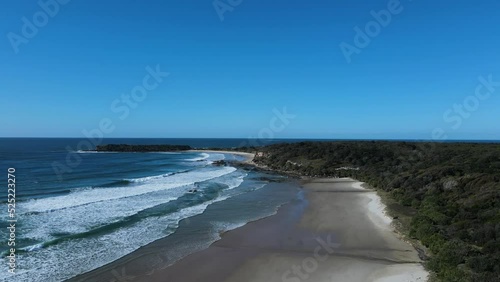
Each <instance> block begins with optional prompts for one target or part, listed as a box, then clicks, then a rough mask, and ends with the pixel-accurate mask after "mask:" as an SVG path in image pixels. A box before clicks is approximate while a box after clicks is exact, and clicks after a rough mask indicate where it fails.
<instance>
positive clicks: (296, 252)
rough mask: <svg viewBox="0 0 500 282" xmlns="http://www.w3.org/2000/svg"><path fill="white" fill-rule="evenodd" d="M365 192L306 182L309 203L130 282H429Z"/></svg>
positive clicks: (348, 182)
mask: <svg viewBox="0 0 500 282" xmlns="http://www.w3.org/2000/svg"><path fill="white" fill-rule="evenodd" d="M216 152H221V151H216ZM230 153H234V152H230ZM287 185H292V183H289V184H287ZM361 185H363V183H362V182H359V181H356V180H353V179H350V178H313V179H308V180H304V181H303V185H302V186H303V188H304V190H303V192H301V193H303V195H304V198H302V199H301V198H298V199H295V200H292V202H290V203H287V204H285V205H283V206H281V207H280V208H279V209H278V211H277V213H276V214H274V215H271V216H268V217H265V218H263V219H259V220H256V221H252V222H248V223H247V224H245V225H243V226H241V227H238V228H236V229H233V230H230V231H227V232H225V233H223V234H221V236H220V237H221V238H220V239H219V240H218V241H216V242H214V243H212V244H211V245H210V246H209V247H208V248H206V249H204V250H201V251H198V252H195V253H193V254H191V255H188V256H186V257H184V258H182V259H180V260H178V261H176V262H175V263H173V264H172V265H169V266H165V267H163V268H161V269H155V270H154V271H152V272H151V273H145V274H144V275H143V276H140V277H137V276H136V278H137V279H134V280H130V281H153V282H160V281H166V280H165V277H168V279H169V281H170V280H171V281H183V282H189V281H193V282H194V281H199V279H200V277H203V280H204V281H214V282H215V281H217V282H220V281H226V282H233V281H234V282H240V281H255V282H263V281H266V282H267V281H285V282H286V281H290V282H291V281H305V280H306V279H307V281H311V282H315V281H360V282H361V281H363V282H364V281H377V282H396V281H398V282H399V281H415V282H416V281H419V282H423V281H426V279H428V277H429V274H428V273H427V271H426V270H425V269H424V268H423V266H422V261H421V260H420V258H419V257H418V252H417V251H416V250H415V248H413V246H411V245H410V244H408V243H407V242H404V241H402V240H401V239H400V238H399V237H398V236H397V234H396V231H395V228H394V227H393V226H392V219H391V218H390V217H389V216H388V215H387V214H386V211H385V209H386V207H385V205H383V203H382V202H381V200H380V197H379V196H378V194H377V192H376V191H375V190H372V189H366V188H363V187H362V186H361ZM153 244H154V243H153ZM145 247H147V246H145ZM133 257H134V255H133V254H132V256H131V258H132V259H133ZM111 266H113V263H111ZM297 267H298V268H297ZM109 268H110V267H108V269H109ZM108 272H109V271H108ZM84 276H85V275H84ZM306 277H307V278H306ZM77 278H79V277H77ZM94 278H95V277H94ZM297 279H298V280H297ZM75 281H79V280H75ZM84 281H101V280H84Z"/></svg>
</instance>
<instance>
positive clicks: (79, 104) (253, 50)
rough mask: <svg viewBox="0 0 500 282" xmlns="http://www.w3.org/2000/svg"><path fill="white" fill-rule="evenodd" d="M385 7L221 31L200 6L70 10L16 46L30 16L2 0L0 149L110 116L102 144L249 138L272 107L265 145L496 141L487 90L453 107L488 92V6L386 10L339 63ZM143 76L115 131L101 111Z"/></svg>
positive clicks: (498, 69)
mask: <svg viewBox="0 0 500 282" xmlns="http://www.w3.org/2000/svg"><path fill="white" fill-rule="evenodd" d="M43 1H44V0H42V2H43ZM45 2H50V1H45ZM230 2H231V3H236V4H237V3H238V1H237V0H232V1H230V0H220V2H219V5H218V7H219V8H220V9H223V7H222V6H221V5H222V4H220V3H230ZM389 2H391V1H387V0H381V1H379V0H376V1H375V0H364V1H353V0H331V1H326V0H323V1H321V0H307V1H306V0H301V1H293V0H280V1H278V0H242V2H241V4H240V5H237V6H235V7H232V11H226V12H225V13H224V14H223V17H224V20H223V21H221V18H220V17H219V15H218V12H217V11H216V9H215V8H214V5H213V1H212V0H178V1H168V0H163V1H160V0H156V1H139V0H133V1H132V0H121V1H118V0H113V1H111V0H109V1H97V0H85V1H83V0H72V1H70V2H69V3H67V4H64V5H62V4H61V5H59V11H58V12H57V13H54V14H55V15H54V16H48V22H47V24H46V25H44V26H41V27H40V28H38V31H37V32H36V33H35V35H34V36H33V37H32V38H26V37H24V36H23V33H22V32H23V25H25V23H23V21H22V18H23V17H26V18H27V19H28V21H30V22H31V23H33V20H34V16H35V19H38V23H39V24H40V21H41V23H42V24H43V19H44V18H43V15H41V14H40V13H38V12H39V11H43V10H42V8H41V6H39V4H37V3H36V1H6V2H4V3H3V5H2V9H1V11H0V27H1V29H2V30H1V31H2V39H1V43H0V95H1V97H2V105H3V107H2V111H1V112H0V136H3V137H7V136H22V137H31V136H33V137H38V136H40V137H83V135H82V130H92V129H95V128H98V127H99V123H100V121H101V120H102V119H103V118H109V120H110V121H111V122H112V123H113V126H114V129H113V130H112V132H110V133H106V134H105V136H106V137H248V136H257V135H258V134H259V132H265V129H266V128H267V129H269V128H270V127H269V123H270V121H273V117H274V113H273V109H279V110H281V109H283V108H284V107H286V109H287V112H288V113H289V114H293V115H295V116H296V117H295V118H293V119H291V120H290V122H289V124H287V125H286V126H285V127H284V128H283V127H282V126H281V124H280V123H279V122H277V123H276V126H274V127H272V128H271V129H272V131H273V134H274V136H275V137H281V138H293V137H299V138H396V139H397V138H418V139H422V138H423V139H430V138H432V132H433V130H435V129H436V128H441V129H442V131H443V132H445V134H446V138H448V139H500V122H499V121H500V86H498V83H497V87H496V88H498V89H497V90H496V91H495V92H492V93H490V95H489V97H488V98H485V99H483V100H479V99H477V97H476V99H477V100H476V101H475V102H477V101H479V103H478V105H474V99H472V98H470V99H468V100H467V97H468V96H471V95H472V96H474V95H475V89H476V87H477V86H478V85H479V80H478V77H479V76H483V77H485V78H487V77H488V76H489V75H491V76H492V80H493V81H500V52H499V50H500V28H499V27H500V17H499V16H498V13H499V11H500V2H499V1H495V0H484V1H465V0H462V1H461V0H459V1H444V0H443V1H435V0H434V1H431V0H413V1H410V0H401V2H400V7H399V8H398V10H399V11H400V12H399V13H397V14H392V16H391V20H390V22H389V23H388V24H387V25H386V26H385V27H381V29H380V32H379V33H378V34H376V35H375V36H374V37H373V38H371V39H370V40H371V41H370V43H369V44H368V45H367V46H364V47H363V48H359V50H358V51H359V54H357V53H356V54H352V56H350V59H351V62H350V63H348V62H347V60H346V58H345V56H344V54H343V52H342V51H341V48H340V47H339V46H340V44H341V43H342V42H345V43H347V44H350V45H351V46H355V42H354V37H355V35H356V32H355V30H354V28H355V27H356V26H358V27H359V28H361V29H365V26H366V25H367V23H369V22H370V21H373V20H374V17H373V15H372V14H371V11H372V10H373V11H380V10H382V9H387V6H388V3H389ZM228 5H229V4H228ZM50 8H51V9H54V7H53V6H51V7H50ZM37 13H38V14H37ZM36 15H38V18H37V16H36ZM25 29H26V28H25ZM9 34H10V35H9ZM12 34H15V35H16V36H18V37H16V38H17V40H18V41H15V42H16V44H17V45H16V48H17V50H18V53H17V54H16V53H15V52H14V49H15V48H13V46H12V44H11V41H12V40H13V39H12V38H13V37H12V36H13V35H12ZM27 34H28V35H29V36H32V34H29V33H27ZM9 36H10V37H9ZM20 37H23V38H24V39H23V40H24V41H22V42H21V43H20V41H19V38H20ZM156 65H159V66H160V69H161V70H162V71H164V72H169V73H170V75H169V76H168V77H166V78H165V79H164V81H163V82H162V83H160V84H159V85H158V87H156V88H155V89H154V90H152V91H149V92H148V94H147V97H146V98H145V99H144V100H143V101H141V102H140V103H138V107H137V108H135V109H132V108H130V109H129V110H130V111H129V114H128V115H127V116H126V117H125V118H124V119H123V120H122V119H120V118H119V117H120V115H121V114H124V111H122V112H118V111H113V110H112V108H111V104H112V103H113V101H114V100H115V99H120V97H121V95H122V94H130V92H131V91H132V89H134V87H136V86H140V85H142V80H143V78H144V77H145V76H146V75H147V73H148V72H147V71H146V67H147V66H151V67H153V68H154V67H155V66H156ZM484 89H486V88H483V90H484ZM484 91H485V90H484ZM464 101H468V102H469V103H470V104H469V109H471V108H473V110H471V111H467V112H465V113H463V112H462V116H459V114H458V113H457V112H456V111H455V110H454V109H453V105H454V104H462V103H463V102H464ZM120 103H121V102H120ZM471 105H472V106H471ZM115 106H117V105H115ZM122 106H123V105H122ZM448 110H451V111H450V112H448V113H447V118H444V117H443V115H445V113H446V112H447V111H448ZM465 115H466V116H467V117H465ZM459 120H460V121H459ZM278 121H279V120H278ZM278 127H279V130H276V128H278ZM262 130H264V131H262Z"/></svg>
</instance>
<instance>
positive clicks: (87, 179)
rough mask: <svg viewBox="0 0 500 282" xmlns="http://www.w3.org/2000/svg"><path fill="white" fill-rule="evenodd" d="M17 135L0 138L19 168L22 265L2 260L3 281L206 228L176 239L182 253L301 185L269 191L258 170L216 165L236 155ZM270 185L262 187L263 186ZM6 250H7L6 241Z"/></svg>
mask: <svg viewBox="0 0 500 282" xmlns="http://www.w3.org/2000/svg"><path fill="white" fill-rule="evenodd" d="M13 140H15V139H0V153H1V156H2V158H1V160H0V169H2V170H4V171H5V173H7V169H8V168H9V167H12V168H15V170H16V172H15V176H16V185H17V187H16V218H17V223H16V246H15V247H16V256H17V263H18V265H17V270H16V272H17V273H16V274H15V275H14V276H11V274H9V273H8V272H7V268H8V267H7V263H3V264H2V265H1V268H0V280H2V281H3V280H4V279H9V281H62V280H65V279H68V278H71V277H74V276H75V275H78V274H81V273H84V272H87V271H90V270H92V269H95V268H97V267H100V266H102V265H105V264H107V263H110V262H112V261H115V260H116V259H118V258H120V257H123V256H124V255H127V254H129V253H131V252H132V251H134V250H137V249H138V248H139V247H141V246H144V245H146V244H148V243H151V242H153V241H155V240H158V239H160V238H165V237H168V236H174V237H173V238H176V237H175V236H176V235H175V234H176V232H177V231H179V232H181V231H182V230H184V231H182V232H186V230H188V231H187V234H193V233H196V232H194V231H193V230H202V231H200V232H202V233H203V234H206V235H204V236H201V237H200V236H182V237H180V241H179V242H181V243H182V244H180V243H177V244H175V245H172V252H170V253H175V255H173V256H171V257H172V259H174V258H175V259H178V258H181V257H183V256H184V255H186V254H187V253H190V252H193V251H195V250H198V249H199V248H202V247H206V246H208V244H210V243H211V242H213V240H215V239H216V238H217V237H218V234H219V232H221V231H226V230H230V229H233V228H235V227H237V226H241V225H243V224H245V223H246V222H248V221H250V220H255V219H257V218H261V217H263V216H266V215H269V214H272V213H273V212H275V211H276V209H277V207H278V206H279V205H281V204H283V203H284V202H286V201H288V200H290V199H291V198H292V197H293V195H295V193H296V191H285V193H284V194H283V193H282V194H275V195H274V196H271V197H270V196H269V194H266V192H265V188H266V185H267V184H268V182H267V181H265V180H262V179H263V178H261V176H262V175H260V174H259V173H255V172H252V171H246V170H242V169H239V168H236V167H232V166H222V167H220V166H214V165H212V162H213V161H215V160H221V159H225V160H228V159H229V160H231V159H238V158H240V157H237V156H234V155H230V154H219V153H210V154H207V153H193V152H182V153H91V152H83V151H78V150H72V149H73V148H77V144H78V143H77V142H78V140H76V139H22V140H16V141H13ZM114 141H115V142H109V143H117V142H116V140H114ZM118 141H127V140H118ZM134 141H135V142H140V141H139V140H138V139H135V140H134ZM154 141H156V142H154ZM193 141H194V140H193ZM143 142H144V143H149V144H152V143H158V144H162V143H163V144H164V143H169V144H172V143H173V142H158V140H153V141H151V140H143ZM196 142H198V143H199V144H201V143H202V142H201V143H200V141H199V140H196V141H195V143H196ZM224 142H226V143H224ZM231 142H235V141H234V140H231V141H229V143H231ZM119 143H131V142H119ZM222 143H224V144H226V145H227V144H229V143H228V141H222ZM183 144H186V143H183ZM188 145H192V144H188ZM213 145H217V144H207V146H213ZM195 146H196V145H195ZM198 146H200V145H198ZM219 146H220V144H219ZM68 156H69V157H68ZM68 159H69V160H72V161H73V162H69V161H68ZM64 166H66V167H64ZM61 167H62V168H63V170H62V172H61ZM266 177H271V178H279V176H272V175H271V176H269V175H266ZM5 187H7V182H5ZM263 188H264V190H263V191H264V193H263V192H258V191H259V190H261V189H263ZM191 189H197V190H198V192H197V193H190V192H189V190H191ZM5 190H6V189H5ZM4 195H5V197H3V199H2V202H3V204H2V205H5V206H6V204H7V203H6V201H7V193H5V194H4ZM284 195H286V196H284ZM5 210H6V209H5ZM207 210H208V211H211V212H209V213H207V214H205V215H204V213H205V212H206V211H207ZM202 215H204V216H208V219H209V220H208V219H207V220H193V221H191V223H190V225H189V228H188V229H185V228H184V229H181V230H179V222H180V221H181V220H183V219H188V218H193V217H195V216H198V217H199V216H202ZM7 219H8V218H7V212H4V213H0V220H1V221H0V237H1V238H5V239H7V238H8V236H9V233H8V230H7V228H6V227H7V225H8V224H7V221H6V220H7ZM189 230H191V231H189ZM177 238H179V235H177ZM181 245H182V246H183V247H182V248H181V249H176V250H175V252H174V250H173V249H174V247H175V246H181ZM0 251H1V252H2V254H3V256H4V258H5V255H6V254H8V246H7V244H2V245H1V246H0Z"/></svg>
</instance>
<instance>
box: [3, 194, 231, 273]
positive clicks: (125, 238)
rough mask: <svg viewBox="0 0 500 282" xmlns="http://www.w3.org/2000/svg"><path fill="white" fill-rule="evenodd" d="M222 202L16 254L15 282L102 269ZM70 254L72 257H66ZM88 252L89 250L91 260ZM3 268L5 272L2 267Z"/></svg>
mask: <svg viewBox="0 0 500 282" xmlns="http://www.w3.org/2000/svg"><path fill="white" fill-rule="evenodd" d="M224 199H225V197H220V198H217V199H215V200H213V201H210V202H206V203H203V204H200V205H196V206H193V207H189V208H185V209H182V210H180V211H178V212H176V213H173V214H170V215H166V216H161V217H154V218H151V217H150V218H146V219H144V220H142V221H140V222H138V223H137V224H134V225H132V226H129V227H125V228H120V229H118V230H116V231H114V232H112V233H110V234H106V235H104V236H101V237H88V238H81V239H77V240H70V241H65V242H62V243H60V244H57V245H53V246H50V247H48V248H42V249H37V250H36V251H35V252H31V253H29V254H19V257H18V258H19V261H22V262H23V266H22V268H19V269H17V270H16V279H19V280H16V281H32V282H41V281H62V280H65V279H69V278H71V277H73V276H75V275H77V274H80V273H83V272H87V271H90V270H92V269H95V268H97V267H100V266H103V265H105V264H107V263H110V262H112V261H114V260H116V259H118V258H120V257H122V256H124V255H126V254H128V253H130V252H132V251H134V250H136V249H138V248H139V247H141V246H144V245H146V244H149V243H151V242H153V241H155V240H157V239H160V238H163V237H165V236H168V235H170V234H172V233H173V232H174V231H175V229H176V228H177V227H178V225H179V222H180V221H181V220H182V219H185V218H189V217H192V216H195V215H198V214H201V213H203V212H204V211H205V210H206V208H207V207H208V206H209V205H210V204H212V203H214V202H218V201H221V200H224ZM165 227H169V228H168V229H165ZM69 250H70V252H71V256H68V251H69ZM89 250H92V255H91V256H89ZM47 262H50V263H47ZM61 265H64V267H61ZM2 268H5V265H4V266H2ZM2 270H5V271H1V272H0V280H2V279H3V278H7V275H8V272H7V270H6V269H2Z"/></svg>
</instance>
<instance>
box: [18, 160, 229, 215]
mask: <svg viewBox="0 0 500 282" xmlns="http://www.w3.org/2000/svg"><path fill="white" fill-rule="evenodd" d="M235 170H236V168H234V167H221V168H203V169H199V170H195V171H190V172H187V173H180V174H174V175H172V176H169V177H161V178H159V179H150V181H146V182H144V183H143V184H142V185H138V186H129V187H114V188H93V189H86V190H83V191H76V192H72V193H70V194H68V195H64V196H57V197H50V198H42V199H33V200H30V201H27V202H24V203H21V204H20V206H21V208H20V210H22V211H23V212H25V213H30V212H47V211H53V210H57V209H64V208H69V207H75V206H80V205H86V204H90V203H96V202H103V201H109V200H114V199H120V198H126V197H132V196H137V195H141V194H146V193H151V192H155V191H160V190H167V189H172V188H175V187H180V186H185V185H190V184H194V183H195V182H201V181H206V180H210V179H213V178H217V177H220V176H222V175H226V174H228V173H231V172H233V171H235Z"/></svg>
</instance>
